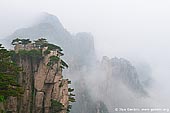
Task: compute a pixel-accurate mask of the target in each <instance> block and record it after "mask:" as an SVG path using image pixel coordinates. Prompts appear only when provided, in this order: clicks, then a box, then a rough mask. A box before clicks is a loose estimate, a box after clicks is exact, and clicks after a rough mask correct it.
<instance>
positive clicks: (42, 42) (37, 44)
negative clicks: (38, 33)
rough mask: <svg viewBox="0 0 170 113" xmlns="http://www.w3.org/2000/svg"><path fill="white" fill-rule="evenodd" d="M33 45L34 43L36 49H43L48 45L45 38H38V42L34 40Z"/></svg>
mask: <svg viewBox="0 0 170 113" xmlns="http://www.w3.org/2000/svg"><path fill="white" fill-rule="evenodd" d="M34 43H35V47H38V48H43V47H44V45H45V44H48V42H47V39H45V38H40V39H38V40H35V41H34Z"/></svg>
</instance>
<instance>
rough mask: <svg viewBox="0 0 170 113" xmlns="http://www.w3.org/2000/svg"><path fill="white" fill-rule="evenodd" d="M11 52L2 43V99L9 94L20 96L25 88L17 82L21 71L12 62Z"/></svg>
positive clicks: (0, 47)
mask: <svg viewBox="0 0 170 113" xmlns="http://www.w3.org/2000/svg"><path fill="white" fill-rule="evenodd" d="M10 55H11V53H10V52H9V51H7V50H6V49H4V48H3V47H2V45H1V44H0V67H1V68H0V97H1V100H3V99H6V98H7V97H9V96H20V95H21V94H22V93H23V89H22V88H21V87H20V86H19V84H18V83H17V76H18V74H19V72H20V71H21V68H19V67H18V66H17V65H16V64H15V63H14V62H12V60H11V57H10Z"/></svg>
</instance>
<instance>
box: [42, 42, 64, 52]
mask: <svg viewBox="0 0 170 113" xmlns="http://www.w3.org/2000/svg"><path fill="white" fill-rule="evenodd" d="M43 46H44V47H48V50H56V49H58V51H63V50H62V49H61V47H59V46H57V45H54V44H49V43H48V44H44V45H43Z"/></svg>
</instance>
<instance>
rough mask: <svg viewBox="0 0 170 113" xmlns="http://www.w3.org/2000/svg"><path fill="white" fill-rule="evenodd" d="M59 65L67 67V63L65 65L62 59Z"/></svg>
mask: <svg viewBox="0 0 170 113" xmlns="http://www.w3.org/2000/svg"><path fill="white" fill-rule="evenodd" d="M61 65H62V66H63V67H66V68H68V65H67V64H66V63H65V62H64V61H63V60H61Z"/></svg>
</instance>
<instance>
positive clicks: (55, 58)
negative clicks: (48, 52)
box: [47, 56, 60, 67]
mask: <svg viewBox="0 0 170 113" xmlns="http://www.w3.org/2000/svg"><path fill="white" fill-rule="evenodd" d="M59 60H60V58H59V57H58V56H51V57H50V61H49V62H48V64H47V66H49V67H52V66H53V65H54V64H56V63H58V61H59Z"/></svg>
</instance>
